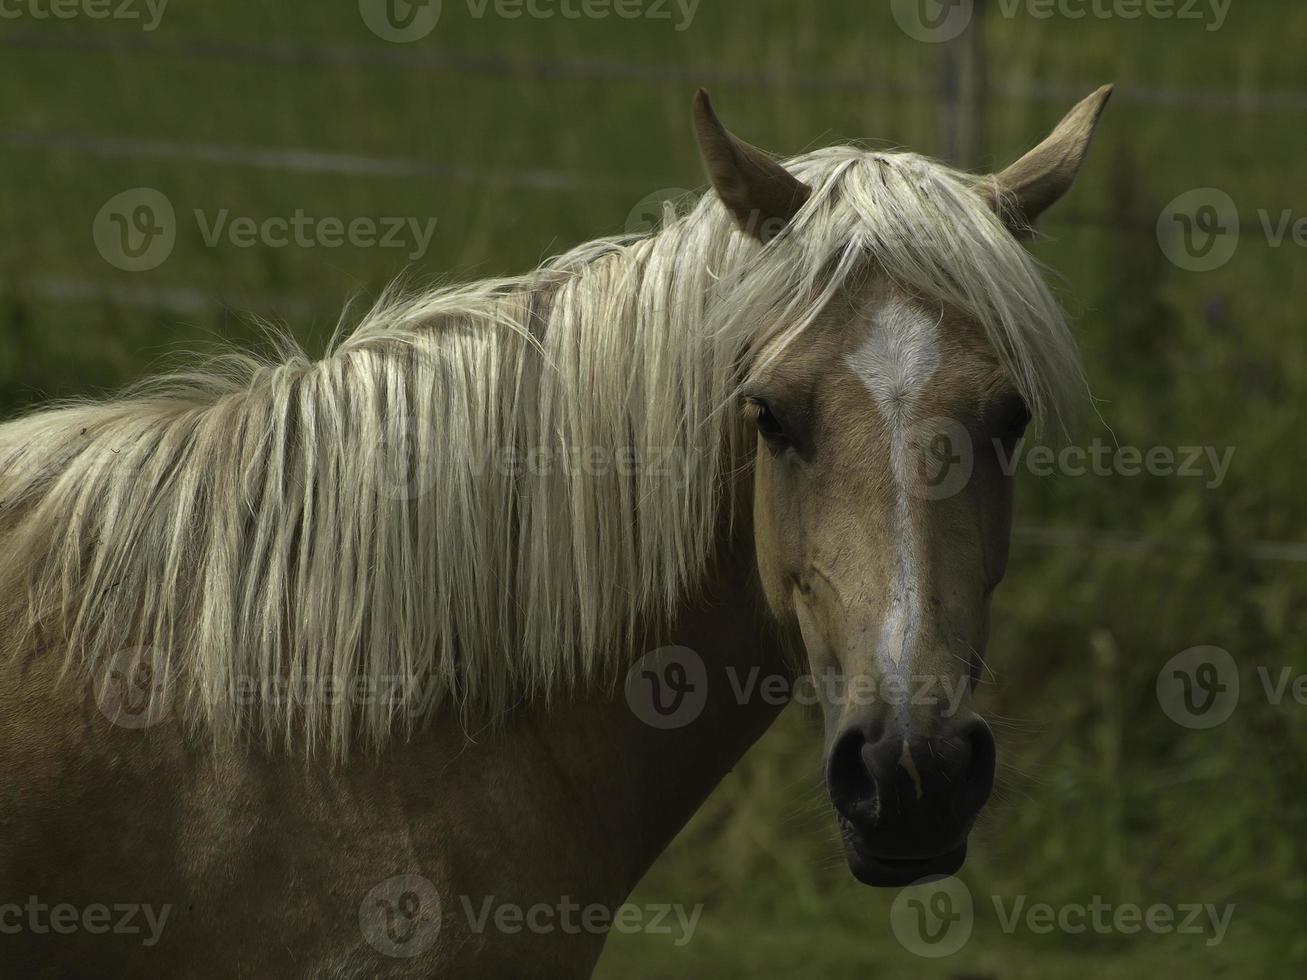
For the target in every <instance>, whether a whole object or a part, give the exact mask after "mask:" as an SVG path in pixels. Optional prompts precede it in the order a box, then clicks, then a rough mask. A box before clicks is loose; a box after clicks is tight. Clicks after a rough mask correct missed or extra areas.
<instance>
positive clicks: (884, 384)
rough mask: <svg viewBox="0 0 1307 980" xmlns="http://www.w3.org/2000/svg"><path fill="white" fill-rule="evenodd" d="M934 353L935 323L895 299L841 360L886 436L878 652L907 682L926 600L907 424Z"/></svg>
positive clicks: (933, 367) (935, 357) (911, 443)
mask: <svg viewBox="0 0 1307 980" xmlns="http://www.w3.org/2000/svg"><path fill="white" fill-rule="evenodd" d="M939 358H940V353H939V321H938V320H937V319H936V318H935V317H932V316H930V315H928V314H927V313H925V312H923V311H921V310H919V309H917V308H915V307H913V306H909V305H908V304H906V303H902V302H899V301H897V300H891V301H890V302H888V303H886V304H885V305H884V306H883V307H881V308H880V309H879V310H878V311H877V312H876V314H875V315H874V316H873V318H872V322H871V328H870V331H869V333H868V336H867V339H866V341H865V342H864V343H863V344H862V346H861V347H859V348H858V349H857V350H856V351H854V352H853V353H851V354H849V355H848V356H847V357H846V358H845V360H846V363H847V364H848V365H849V368H850V369H851V370H852V371H853V373H854V374H855V375H857V377H858V378H859V380H861V381H862V383H863V385H865V386H866V388H867V390H868V391H869V392H871V395H872V398H873V399H874V400H875V402H876V408H877V410H878V411H879V412H880V414H881V417H882V418H883V419H884V420H885V427H886V431H887V433H888V435H889V445H890V469H891V472H892V473H893V475H894V484H895V491H896V495H895V501H894V509H893V517H892V529H893V536H894V548H895V555H894V562H893V572H892V574H891V577H890V594H889V596H888V611H887V613H886V616H885V621H884V622H883V623H882V624H881V629H880V639H879V643H878V645H877V653H878V655H879V656H880V658H881V661H882V668H883V669H884V671H885V672H886V674H887V675H888V674H889V673H890V672H894V673H898V674H900V675H903V676H902V680H904V681H909V680H910V678H909V677H907V676H906V675H907V672H908V667H909V664H908V662H907V656H908V654H909V653H910V652H911V648H912V641H913V638H914V637H915V635H916V633H917V629H918V625H919V622H920V619H921V612H922V610H921V606H922V603H923V596H922V594H921V573H920V556H919V550H918V542H917V535H916V533H915V532H914V529H913V527H912V525H911V521H910V503H911V499H912V494H911V485H912V480H913V479H914V463H915V460H914V458H913V456H914V440H913V439H912V424H913V421H914V419H915V418H916V417H917V412H916V411H915V404H916V402H917V401H918V400H919V398H920V397H921V394H922V392H923V391H924V390H925V388H926V386H927V384H928V383H929V382H930V379H931V377H932V376H933V375H934V373H935V370H936V368H938V366H939ZM909 690H910V688H909Z"/></svg>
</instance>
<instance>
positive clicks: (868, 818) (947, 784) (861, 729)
mask: <svg viewBox="0 0 1307 980" xmlns="http://www.w3.org/2000/svg"><path fill="white" fill-rule="evenodd" d="M995 755H996V753H995V749H994V736H993V735H992V734H991V733H990V730H989V726H988V725H987V724H985V722H984V720H983V719H982V718H980V717H977V716H972V717H970V718H967V719H959V720H957V721H954V722H951V723H949V725H948V726H947V727H946V728H943V729H941V730H940V731H938V732H936V733H934V734H932V735H931V736H928V737H917V736H909V735H904V734H903V733H902V732H900V731H897V730H892V729H891V730H886V729H885V727H884V726H883V725H882V724H881V723H880V722H868V723H865V724H859V725H853V726H850V727H848V728H846V729H845V730H844V731H843V732H841V733H840V734H839V736H837V738H836V739H835V742H834V744H833V745H832V747H831V752H830V756H829V758H828V760H827V766H826V785H827V789H828V791H829V793H830V798H831V803H832V804H833V805H834V807H835V809H836V811H837V812H838V813H839V814H840V815H841V816H843V817H844V818H845V819H846V820H847V821H849V823H850V824H852V825H853V826H855V827H856V828H857V829H858V830H859V831H861V832H862V833H864V834H866V833H874V834H875V835H876V836H878V837H881V838H883V839H885V841H886V843H891V842H892V843H893V844H895V845H896V846H895V849H896V850H898V849H899V846H897V845H902V849H904V850H906V851H912V850H916V849H918V847H920V849H923V850H926V851H929V850H931V849H932V848H933V847H935V846H937V845H938V844H941V843H947V842H948V841H949V840H950V839H952V838H954V837H956V836H958V835H959V834H965V832H966V831H967V830H968V829H969V827H970V824H971V821H972V819H973V818H974V817H975V815H976V814H977V813H978V812H979V811H980V808H981V807H982V806H984V805H985V801H986V800H987V799H989V793H990V791H991V790H992V789H993V787H994V763H995Z"/></svg>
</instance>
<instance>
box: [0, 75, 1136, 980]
mask: <svg viewBox="0 0 1307 980" xmlns="http://www.w3.org/2000/svg"><path fill="white" fill-rule="evenodd" d="M1110 93H1111V88H1110V86H1109V87H1104V88H1102V89H1100V90H1099V91H1097V92H1095V93H1094V94H1093V95H1091V96H1089V97H1088V98H1086V99H1085V100H1084V101H1083V102H1081V103H1079V104H1078V105H1077V106H1076V107H1075V108H1073V109H1072V110H1071V112H1070V113H1069V114H1068V115H1067V116H1066V117H1065V118H1064V119H1063V120H1062V121H1061V122H1060V123H1059V124H1058V125H1057V126H1056V128H1054V129H1053V130H1052V132H1051V134H1050V135H1049V136H1048V137H1047V138H1046V139H1045V140H1044V141H1043V142H1041V143H1040V144H1039V145H1038V146H1036V147H1035V148H1034V149H1032V150H1030V151H1029V152H1028V153H1026V154H1025V155H1024V156H1022V157H1021V158H1020V159H1019V160H1018V161H1017V162H1016V163H1014V164H1013V165H1011V166H1010V167H1008V168H1007V169H1005V170H1002V171H1001V172H999V173H996V174H991V175H985V176H976V175H973V174H969V173H965V172H962V171H959V170H956V169H953V168H951V167H949V166H947V165H945V164H942V163H939V162H936V161H933V160H930V159H928V158H925V157H923V156H920V155H917V154H914V153H911V152H907V151H902V150H895V151H877V150H871V149H865V148H860V147H857V146H837V147H829V148H823V149H817V150H815V151H811V152H806V153H804V154H801V155H798V156H794V157H792V158H789V159H785V160H779V159H778V158H776V157H775V156H773V155H772V154H770V153H766V152H764V151H762V150H760V149H758V148H756V147H754V146H752V145H750V144H748V143H746V142H744V141H743V140H741V139H739V138H738V137H736V136H734V135H733V134H731V133H730V132H729V131H728V130H727V129H726V128H725V126H724V125H723V124H722V122H721V121H720V120H719V119H718V117H717V115H716V113H715V111H714V109H713V106H712V104H711V102H710V100H709V98H708V96H707V94H706V93H704V92H703V91H700V92H699V93H698V94H697V95H696V97H695V99H694V102H693V112H692V117H693V129H694V133H695V135H696V138H697V142H698V146H699V149H700V152H701V156H702V159H703V162H704V166H705V170H706V173H707V177H708V183H709V185H710V190H709V191H708V192H707V193H704V194H703V195H702V196H700V197H699V198H698V200H697V202H695V203H693V204H692V205H691V206H689V207H687V208H682V210H681V213H679V214H678V213H669V214H668V215H667V216H665V220H664V221H663V222H662V223H661V224H660V226H659V227H657V228H655V229H653V230H651V231H649V232H647V233H642V234H628V235H625V236H619V237H614V238H608V239H602V240H599V241H595V242H591V243H588V244H584V245H581V246H579V247H577V248H574V249H573V250H571V251H568V252H566V253H564V254H562V255H560V256H558V257H556V258H553V259H551V260H549V261H547V262H545V263H544V264H542V265H541V266H540V267H539V268H538V269H536V270H534V271H532V272H530V273H529V274H526V275H523V276H520V277H516V278H504V279H497V280H490V281H484V282H478V283H473V284H470V285H455V286H448V285H447V286H443V287H441V288H438V289H432V290H428V291H416V292H414V291H411V290H410V291H401V290H389V291H387V292H386V293H385V294H384V295H383V296H382V297H381V298H380V299H379V300H378V301H377V302H376V304H375V305H374V306H373V307H372V308H371V309H370V311H369V312H367V313H366V315H365V316H364V317H363V318H362V320H361V322H359V323H358V324H357V325H356V326H355V327H354V328H353V329H352V330H351V331H348V332H346V331H345V330H344V329H342V330H341V333H340V335H339V336H338V337H337V339H335V340H334V341H333V343H332V345H331V346H330V348H329V350H328V351H327V353H326V354H325V355H324V356H322V357H321V358H319V359H312V358H310V357H308V356H307V355H305V354H304V353H303V352H302V351H301V350H300V349H299V348H297V347H294V346H293V345H292V344H291V343H290V342H289V341H280V342H279V343H280V344H281V346H279V347H278V349H277V350H276V351H275V353H274V354H273V355H266V354H265V355H254V354H241V353H233V354H230V355H228V356H226V357H224V358H219V359H217V360H214V361H212V362H210V363H206V364H203V365H201V366H200V367H197V368H194V369H192V370H190V371H188V372H182V373H178V374H172V375H166V376H163V377H159V378H155V379H153V380H151V381H148V382H144V383H142V384H138V385H137V386H135V387H132V388H130V389H128V390H126V391H124V392H121V393H119V394H117V395H114V396H112V397H108V398H101V399H98V400H80V401H72V402H65V403H61V404H57V405H51V406H46V407H44V408H42V409H40V410H36V411H31V412H28V413H26V414H24V415H21V416H20V417H18V418H16V419H14V420H11V421H9V422H7V423H6V424H4V425H3V426H2V427H0V541H3V552H2V553H3V556H4V557H3V561H2V564H0V650H3V658H2V662H3V664H4V673H3V677H2V678H0V745H2V746H3V751H0V787H3V788H0V827H3V833H0V962H3V963H4V964H5V971H6V972H9V971H11V970H15V969H21V972H22V974H23V975H24V976H27V977H42V976H50V977H56V976H57V977H65V978H66V977H96V978H103V977H117V976H138V975H141V974H142V973H143V972H148V973H150V974H152V975H161V976H175V977H196V978H200V977H222V978H224V980H225V978H228V977H233V976H251V977H263V976H276V977H306V978H307V977H333V978H340V977H373V976H393V977H431V976H459V977H462V976H477V977H549V978H558V977H567V978H576V977H585V976H588V975H590V974H591V972H592V971H593V969H594V967H595V964H596V962H597V960H598V957H599V955H600V952H601V949H602V947H603V943H604V939H605V936H606V934H607V932H608V931H609V930H610V928H611V926H612V923H613V920H614V917H615V916H616V915H617V914H618V910H619V906H620V905H621V903H623V901H624V900H625V898H626V897H627V896H628V895H629V893H630V892H631V890H632V889H633V888H634V886H635V885H636V883H637V882H638V880H639V879H640V878H641V876H642V875H643V874H644V872H645V871H646V870H647V869H648V868H649V867H650V865H651V864H652V863H653V861H654V860H655V858H656V857H657V856H658V855H659V853H660V852H661V851H662V850H663V849H664V848H665V846H666V845H667V844H668V843H669V841H670V840H671V839H672V837H673V836H674V835H675V834H676V833H677V831H678V830H679V829H680V828H681V827H682V826H683V825H684V824H685V822H686V821H687V820H688V819H689V817H690V816H691V815H692V814H693V813H694V811H695V810H696V808H697V807H698V806H699V805H700V804H701V803H702V801H703V800H704V799H705V798H706V797H707V795H708V794H709V793H710V792H711V791H712V790H713V788H714V787H715V786H716V785H717V784H718V782H719V781H720V780H721V779H722V778H723V776H724V775H725V774H726V773H728V772H729V771H730V769H731V768H732V766H733V765H734V764H735V763H736V762H737V761H738V760H739V759H740V758H741V756H742V755H743V754H744V752H745V751H746V750H747V749H748V748H749V746H750V745H751V744H752V743H754V742H755V741H756V740H757V739H758V738H759V737H760V736H761V735H762V733H763V732H764V731H765V730H766V729H767V728H768V726H769V725H770V724H771V723H772V721H773V720H774V719H775V717H776V716H777V714H778V713H779V711H780V710H782V708H783V706H784V704H785V701H786V697H785V696H784V694H783V695H782V696H781V697H779V698H777V697H763V696H761V694H760V693H759V692H761V691H764V690H770V689H780V690H782V691H783V692H788V691H792V690H793V688H792V687H788V686H787V685H791V684H793V683H794V682H795V681H796V680H798V679H801V678H805V677H806V678H812V679H814V680H815V681H817V684H816V690H817V691H818V692H819V694H820V702H821V709H822V715H823V726H822V727H823V739H824V767H825V771H824V778H825V783H826V787H827V790H828V793H829V797H830V803H831V806H832V808H833V810H834V817H835V820H836V823H837V826H838V828H839V833H840V838H841V840H842V843H843V848H844V851H845V856H846V858H847V863H848V866H849V869H850V870H851V873H852V874H853V875H854V876H855V877H856V878H857V879H859V880H860V881H862V882H865V883H867V884H869V885H872V886H881V887H898V886H903V885H906V884H908V883H910V882H913V881H917V880H919V879H921V878H922V877H923V876H937V875H949V874H952V873H954V872H956V871H957V870H958V869H959V868H960V867H961V865H962V863H963V861H964V859H965V855H966V847H967V840H968V835H969V833H970V830H971V828H972V826H973V824H974V822H975V820H976V817H977V815H978V813H979V812H980V811H981V809H982V807H983V806H984V804H985V802H986V800H987V797H988V795H989V793H990V790H991V787H992V783H993V778H994V768H995V759H996V749H995V743H994V739H993V737H992V735H991V733H990V730H989V728H988V727H987V725H986V723H985V721H984V720H983V719H982V718H981V717H980V715H979V713H978V712H977V710H976V708H975V704H974V700H973V696H972V694H973V691H972V689H973V687H974V685H975V683H976V681H977V679H978V673H979V671H980V670H981V669H982V665H983V664H984V659H985V652H986V637H987V632H988V617H989V608H990V602H991V597H992V595H993V592H994V589H995V588H996V586H997V585H998V584H999V582H1000V580H1001V579H1002V578H1003V574H1004V569H1005V566H1006V563H1007V558H1008V542H1009V537H1010V527H1011V520H1012V508H1013V504H1012V487H1011V477H1010V474H1007V473H1005V472H1004V471H1003V469H1002V467H1001V466H1000V465H999V453H998V450H999V449H1004V448H1005V449H1006V450H1007V451H1008V452H1009V454H1010V450H1011V448H1012V446H1013V445H1014V444H1015V443H1016V441H1017V440H1019V439H1020V438H1022V434H1023V432H1024V430H1025V429H1026V427H1027V425H1028V424H1034V425H1039V426H1045V427H1048V426H1053V427H1057V426H1062V427H1065V426H1066V425H1067V424H1068V421H1069V420H1070V419H1071V418H1072V417H1073V415H1074V412H1075V411H1076V410H1077V406H1078V405H1080V404H1081V403H1082V402H1083V401H1085V400H1086V397H1087V390H1088V389H1087V383H1086V380H1085V377H1084V373H1083V370H1082V367H1081V362H1080V358H1079V355H1078V352H1077V348H1076V343H1075V340H1074V338H1073V336H1072V333H1071V331H1070V329H1069V327H1068V324H1067V322H1066V317H1065V315H1064V313H1063V311H1062V309H1061V307H1060V306H1059V304H1058V302H1057V301H1056V299H1055V298H1054V296H1053V294H1052V291H1051V290H1050V288H1049V286H1048V284H1047V282H1046V281H1045V280H1046V273H1045V271H1044V269H1043V268H1042V266H1040V265H1039V264H1038V263H1037V262H1036V261H1035V260H1034V259H1033V258H1032V256H1031V255H1030V252H1029V250H1028V248H1027V241H1028V239H1029V238H1030V237H1031V235H1032V234H1033V233H1034V229H1035V225H1036V222H1037V220H1038V219H1039V217H1040V215H1041V214H1042V213H1043V212H1044V211H1045V210H1046V209H1047V208H1048V207H1049V206H1050V205H1052V204H1053V203H1054V202H1055V201H1057V200H1058V199H1059V198H1060V197H1061V196H1062V195H1063V194H1064V193H1065V192H1066V191H1067V190H1068V188H1069V187H1070V185H1071V183H1072V181H1073V179H1074V178H1075V176H1076V174H1077V172H1078V171H1079V169H1080V167H1081V164H1082V162H1083V160H1084V157H1085V155H1086V153H1087V151H1088V148H1089V145H1090V142H1091V139H1092V137H1093V134H1094V131H1095V128H1096V126H1097V123H1098V120H1099V116H1100V114H1101V112H1102V111H1103V108H1104V106H1105V104H1106V102H1107V100H1108V97H1109V95H1110ZM746 675H748V676H755V677H762V678H764V679H765V680H767V681H776V682H777V683H775V684H771V685H768V684H758V685H753V686H750V685H744V684H741V682H740V679H741V678H742V677H745V676H746ZM943 690H947V691H948V692H949V696H948V697H942V696H940V695H939V692H941V691H943ZM932 692H934V693H932Z"/></svg>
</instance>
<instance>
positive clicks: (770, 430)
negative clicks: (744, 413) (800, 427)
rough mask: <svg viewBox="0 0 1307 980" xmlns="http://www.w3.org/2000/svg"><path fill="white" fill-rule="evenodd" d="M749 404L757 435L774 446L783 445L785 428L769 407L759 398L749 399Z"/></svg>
mask: <svg viewBox="0 0 1307 980" xmlns="http://www.w3.org/2000/svg"><path fill="white" fill-rule="evenodd" d="M749 404H750V405H751V406H752V407H753V424H754V425H756V426H757V427H758V434H759V435H760V436H762V437H763V438H764V439H766V440H767V441H768V442H769V443H771V444H772V445H774V446H778V445H782V444H784V443H785V442H786V441H787V440H786V436H785V426H784V425H782V424H781V420H780V419H779V418H777V417H776V413H775V412H773V411H772V408H771V406H770V405H768V404H767V403H766V402H765V401H763V400H762V399H760V398H750V399H749Z"/></svg>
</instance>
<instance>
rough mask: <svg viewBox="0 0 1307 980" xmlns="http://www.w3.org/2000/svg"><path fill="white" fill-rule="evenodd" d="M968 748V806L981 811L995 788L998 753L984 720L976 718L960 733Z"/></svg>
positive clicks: (966, 764) (965, 770)
mask: <svg viewBox="0 0 1307 980" xmlns="http://www.w3.org/2000/svg"><path fill="white" fill-rule="evenodd" d="M960 734H961V735H962V737H963V739H965V744H966V746H967V752H968V755H967V759H966V763H965V769H964V770H963V771H964V772H965V773H966V777H967V778H966V781H965V783H966V787H967V790H966V793H965V796H966V798H967V799H966V801H965V802H966V805H967V806H968V807H969V808H970V809H971V810H979V809H980V808H981V807H982V806H984V805H985V801H986V800H987V799H989V794H990V792H991V791H992V790H993V788H994V767H995V762H996V761H997V755H998V753H997V751H996V749H995V747H994V735H993V733H992V732H991V731H990V730H989V725H987V724H985V720H984V719H983V718H974V719H972V720H971V721H970V722H969V723H968V724H967V726H966V728H965V729H963V731H962V732H961V733H960Z"/></svg>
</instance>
